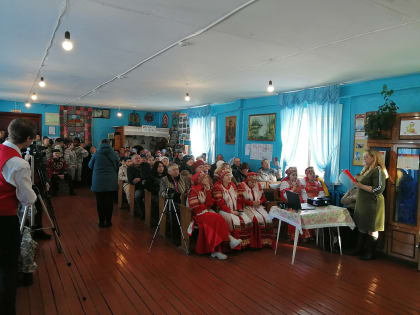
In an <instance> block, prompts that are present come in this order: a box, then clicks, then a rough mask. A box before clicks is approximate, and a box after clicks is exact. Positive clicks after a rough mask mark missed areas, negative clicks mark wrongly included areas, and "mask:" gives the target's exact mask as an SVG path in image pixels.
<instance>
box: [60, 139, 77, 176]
mask: <svg viewBox="0 0 420 315" xmlns="http://www.w3.org/2000/svg"><path fill="white" fill-rule="evenodd" d="M63 142H64V161H66V165H67V173H68V174H69V175H70V176H71V180H72V181H73V182H74V181H75V174H76V153H75V152H74V151H73V141H71V140H70V139H68V138H66V139H64V141H63Z"/></svg>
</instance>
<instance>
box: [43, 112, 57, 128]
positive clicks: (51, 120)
mask: <svg viewBox="0 0 420 315" xmlns="http://www.w3.org/2000/svg"><path fill="white" fill-rule="evenodd" d="M45 125H46V126H60V114H58V113H45Z"/></svg>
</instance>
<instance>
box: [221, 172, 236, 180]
mask: <svg viewBox="0 0 420 315" xmlns="http://www.w3.org/2000/svg"><path fill="white" fill-rule="evenodd" d="M226 175H230V176H231V177H232V176H233V175H232V172H231V171H230V170H222V171H220V172H219V179H220V180H221V181H223V177H225V176H226Z"/></svg>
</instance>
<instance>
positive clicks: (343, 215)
mask: <svg viewBox="0 0 420 315" xmlns="http://www.w3.org/2000/svg"><path fill="white" fill-rule="evenodd" d="M269 215H270V217H271V218H272V219H278V220H279V226H278V230H277V242H276V249H275V252H274V254H275V255H276V254H277V245H278V241H279V235H280V226H281V222H282V221H284V222H286V223H289V224H291V225H293V226H294V227H295V228H296V230H295V239H294V242H293V254H292V264H294V261H295V254H296V246H297V242H298V238H299V233H300V234H302V233H303V232H302V229H319V228H325V227H336V228H337V233H338V242H339V246H340V254H341V253H342V251H341V238H340V227H341V226H348V227H350V228H351V229H354V228H355V226H356V225H355V224H354V221H353V219H352V218H351V216H350V213H349V212H348V210H347V209H346V208H342V207H337V206H326V207H317V208H315V209H314V210H299V211H295V210H291V209H281V208H279V207H276V206H274V207H271V209H270V213H269Z"/></svg>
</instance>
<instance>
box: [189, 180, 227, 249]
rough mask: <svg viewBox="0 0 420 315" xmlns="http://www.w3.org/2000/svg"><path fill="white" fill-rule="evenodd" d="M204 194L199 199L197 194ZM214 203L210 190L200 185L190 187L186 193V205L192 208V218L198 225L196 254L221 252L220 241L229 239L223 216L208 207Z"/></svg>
mask: <svg viewBox="0 0 420 315" xmlns="http://www.w3.org/2000/svg"><path fill="white" fill-rule="evenodd" d="M200 193H202V194H203V195H204V196H205V201H204V202H202V201H200V198H199V194H200ZM213 205H214V199H213V196H212V192H211V190H205V189H204V187H203V186H202V185H195V186H192V187H191V190H190V193H189V195H188V206H189V208H190V209H191V210H192V212H193V213H192V215H193V220H194V222H195V223H196V224H197V225H198V239H197V244H196V245H195V252H196V253H197V254H208V253H213V252H221V251H222V250H221V246H220V245H221V243H222V242H228V241H229V227H228V225H227V224H226V222H225V220H224V219H223V217H222V216H221V215H219V214H217V213H215V212H210V211H208V209H211V207H212V206H213Z"/></svg>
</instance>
